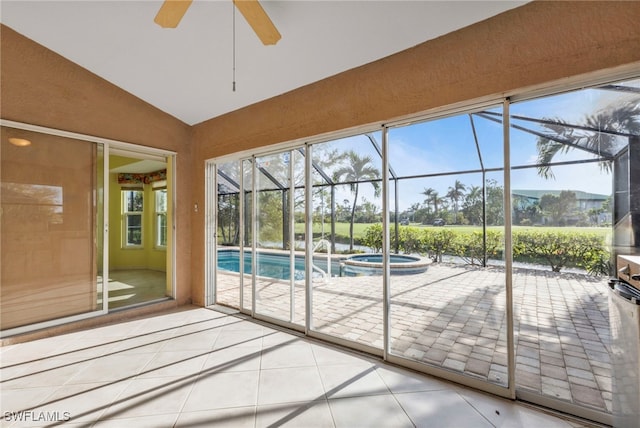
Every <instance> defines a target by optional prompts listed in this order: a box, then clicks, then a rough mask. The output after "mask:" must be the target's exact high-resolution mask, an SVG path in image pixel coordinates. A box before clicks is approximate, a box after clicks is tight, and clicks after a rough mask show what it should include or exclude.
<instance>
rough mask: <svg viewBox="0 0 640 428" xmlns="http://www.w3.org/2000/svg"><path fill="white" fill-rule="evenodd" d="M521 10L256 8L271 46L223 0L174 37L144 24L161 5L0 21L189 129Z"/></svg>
mask: <svg viewBox="0 0 640 428" xmlns="http://www.w3.org/2000/svg"><path fill="white" fill-rule="evenodd" d="M524 3H526V2H525V1H483V0H475V1H419V0H414V1H403V0H387V1H367V0H359V1H334V0H296V1H293V0H288V1H275V0H273V1H272V0H264V1H262V5H263V7H264V9H265V11H266V12H267V14H268V15H269V17H270V18H271V20H272V21H273V23H274V24H275V26H276V27H277V28H278V30H279V32H280V33H281V35H282V39H281V40H280V41H279V42H278V43H277V44H276V45H273V46H265V45H263V44H262V43H261V42H260V40H259V39H258V38H257V37H256V35H255V34H254V32H253V30H252V29H251V27H249V25H248V24H247V22H246V21H245V20H244V18H243V16H242V15H241V14H240V13H238V12H237V11H234V7H233V3H232V1H231V0H213V1H212V0H194V1H193V3H192V4H191V6H190V8H189V9H188V11H187V13H186V14H185V16H184V18H183V19H182V21H181V22H180V24H179V26H178V27H177V28H175V29H163V28H161V27H160V26H158V25H157V24H155V23H154V17H155V15H156V13H157V12H158V10H159V8H160V6H161V4H162V2H161V1H160V0H141V1H140V0H138V1H137V0H113V1H112V0H107V1H97V0H75V1H59V0H44V1H24V0H2V1H1V3H0V7H1V9H0V20H1V21H2V23H3V24H5V25H7V26H8V27H11V28H12V29H14V30H16V31H17V32H19V33H21V34H23V35H25V36H26V37H28V38H30V39H32V40H34V41H36V42H38V43H40V44H42V45H44V46H45V47H47V48H49V49H51V50H53V51H55V52H57V53H59V54H60V55H62V56H64V57H66V58H68V59H69V60H71V61H73V62H75V63H77V64H79V65H80V66H82V67H84V68H86V69H88V70H90V71H91V72H93V73H95V74H97V75H98V76H100V77H102V78H104V79H106V80H108V81H110V82H111V83H113V84H115V85H117V86H119V87H121V88H123V89H124V90H126V91H128V92H130V93H132V94H133V95H135V96H137V97H139V98H141V99H143V100H145V101H147V102H148V103H150V104H152V105H154V106H156V107H157V108H159V109H161V110H163V111H165V112H167V113H169V114H171V115H173V116H175V117H176V118H178V119H180V120H182V121H183V122H185V123H187V124H190V125H192V124H196V123H200V122H202V121H204V120H207V119H210V118H212V117H216V116H219V115H221V114H224V113H227V112H230V111H233V110H236V109H238V108H242V107H244V106H247V105H250V104H253V103H256V102H259V101H261V100H265V99H268V98H271V97H274V96H277V95H279V94H282V93H285V92H288V91H291V90H293V89H295V88H298V87H301V86H304V85H307V84H310V83H313V82H315V81H317V80H321V79H323V78H326V77H329V76H332V75H335V74H338V73H340V72H343V71H345V70H348V69H351V68H354V67H357V66H360V65H363V64H366V63H369V62H372V61H375V60H377V59H380V58H383V57H385V56H388V55H391V54H393V53H395V52H399V51H401V50H404V49H407V48H410V47H412V46H415V45H417V44H419V43H422V42H425V41H427V40H430V39H433V38H437V37H439V36H441V35H444V34H447V33H450V32H452V31H455V30H457V29H459V28H462V27H465V26H468V25H471V24H473V23H475V22H478V21H481V20H484V19H487V18H489V17H491V16H493V15H496V14H499V13H501V12H504V11H506V10H508V9H512V8H515V7H518V6H521V5H522V4H524ZM234 22H235V26H234ZM234 27H235V29H234ZM234 60H235V65H234ZM234 68H235V72H234ZM234 74H235V76H234ZM234 81H235V82H236V84H235V91H234V90H233V82H234Z"/></svg>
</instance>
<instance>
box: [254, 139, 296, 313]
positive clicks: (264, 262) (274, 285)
mask: <svg viewBox="0 0 640 428" xmlns="http://www.w3.org/2000/svg"><path fill="white" fill-rule="evenodd" d="M289 161H290V153H289V152H285V153H279V154H275V155H269V156H263V157H259V158H256V160H255V162H256V165H255V167H256V169H255V174H256V177H255V182H256V189H257V192H258V194H257V198H258V204H257V206H256V207H255V210H256V217H257V218H256V230H255V233H256V240H257V250H256V251H257V253H256V271H255V281H256V308H255V310H256V312H257V313H260V314H263V315H268V316H270V317H273V318H276V319H280V320H284V321H292V311H291V304H292V283H293V279H292V276H291V271H292V269H291V257H290V256H291V253H290V249H291V248H290V243H291V241H290V236H289V234H290V229H289V218H290V216H289V213H290V211H289V197H290V189H289V182H290V180H289ZM296 264H297V263H296ZM303 266H304V264H303V263H302V264H301V265H300V266H296V267H295V272H294V276H295V275H302V276H303V275H304V267H303Z"/></svg>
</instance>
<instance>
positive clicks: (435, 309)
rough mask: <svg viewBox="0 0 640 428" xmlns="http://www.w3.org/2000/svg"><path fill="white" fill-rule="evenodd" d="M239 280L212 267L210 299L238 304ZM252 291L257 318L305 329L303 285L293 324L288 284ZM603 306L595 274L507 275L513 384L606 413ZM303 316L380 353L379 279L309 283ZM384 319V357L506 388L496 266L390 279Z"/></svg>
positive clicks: (267, 283) (264, 282) (500, 274)
mask: <svg viewBox="0 0 640 428" xmlns="http://www.w3.org/2000/svg"><path fill="white" fill-rule="evenodd" d="M246 278H247V284H250V282H249V281H250V277H249V276H246ZM238 284H239V275H238V274H229V273H223V272H221V271H219V272H218V294H217V296H218V302H219V303H222V304H228V305H231V306H237V305H238V301H239V297H238V294H239V292H238V288H239V286H238ZM256 290H257V296H256V309H257V312H258V313H260V314H263V315H269V316H271V317H274V318H278V319H283V320H287V321H293V322H294V323H298V324H304V314H305V310H304V303H305V297H304V284H303V283H302V282H300V283H296V287H295V292H294V299H295V302H294V305H293V306H294V308H295V313H294V316H293V317H292V319H290V318H289V312H290V308H291V301H290V299H291V292H290V289H289V285H288V283H283V282H281V281H279V280H268V279H264V278H261V279H260V280H259V281H258V282H257V289H256ZM249 292H250V287H248V286H247V285H245V293H249ZM607 300H608V294H607V286H606V280H605V279H602V278H594V277H591V276H587V275H580V274H571V273H554V272H550V271H540V270H527V269H517V270H515V271H514V275H513V301H514V318H515V323H514V331H515V345H516V385H517V387H518V388H520V389H523V390H527V391H530V392H533V393H536V394H540V395H542V396H546V397H551V398H554V399H557V400H563V401H566V402H570V403H574V404H578V405H581V406H585V407H588V408H590V409H594V410H598V411H603V412H611V364H610V359H609V351H610V348H609V316H608V302H607ZM248 301H250V299H248V298H247V297H246V296H245V302H248ZM245 304H246V303H245ZM312 316H313V326H314V330H317V331H319V332H322V333H326V334H330V335H333V336H336V337H340V338H343V339H348V340H352V341H355V342H359V343H364V344H367V345H371V346H375V347H379V348H382V346H383V320H382V277H380V276H360V277H343V278H332V279H331V280H330V281H327V282H324V281H322V280H318V281H314V287H313V311H312ZM390 322H391V332H390V334H391V341H390V347H391V353H392V354H394V355H399V356H402V357H406V358H409V359H412V360H414V361H420V362H424V363H427V364H430V365H435V366H439V367H443V368H447V369H450V370H453V371H456V372H461V373H465V374H467V375H469V376H473V377H476V378H480V379H484V380H487V381H488V382H491V383H495V384H499V385H505V386H506V383H507V344H506V310H505V275H504V270H503V269H502V268H500V267H489V268H479V267H473V266H464V265H447V264H434V265H432V266H430V267H429V269H428V270H427V272H425V273H422V274H416V275H401V276H392V277H391V311H390Z"/></svg>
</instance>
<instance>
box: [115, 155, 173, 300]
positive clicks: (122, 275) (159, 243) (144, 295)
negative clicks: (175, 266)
mask: <svg viewBox="0 0 640 428" xmlns="http://www.w3.org/2000/svg"><path fill="white" fill-rule="evenodd" d="M170 161H171V159H170V158H167V157H165V156H158V155H151V154H141V153H137V152H129V151H125V150H120V149H118V150H111V151H110V154H109V187H108V188H109V197H108V201H109V202H108V224H109V228H108V244H109V245H108V248H109V251H108V270H107V269H105V270H104V272H105V273H106V275H108V281H106V283H107V288H108V310H109V311H112V310H115V309H119V308H123V307H131V306H134V305H140V304H146V303H149V302H153V301H157V300H162V299H166V298H170V297H172V295H173V292H172V290H173V281H172V274H171V271H172V269H171V260H172V259H171V254H172V236H171V235H172V234H171V231H172V228H171V227H170V225H171V224H172V218H171V217H172V215H171V213H172V205H173V204H172V200H173V197H172V196H173V192H172V188H171V170H172V168H171V162H170Z"/></svg>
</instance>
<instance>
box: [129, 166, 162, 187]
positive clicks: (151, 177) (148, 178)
mask: <svg viewBox="0 0 640 428" xmlns="http://www.w3.org/2000/svg"><path fill="white" fill-rule="evenodd" d="M166 179H167V170H166V169H162V170H160V171H155V172H148V173H146V174H134V173H129V172H124V173H119V174H118V184H149V183H153V182H155V181H162V180H166Z"/></svg>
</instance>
